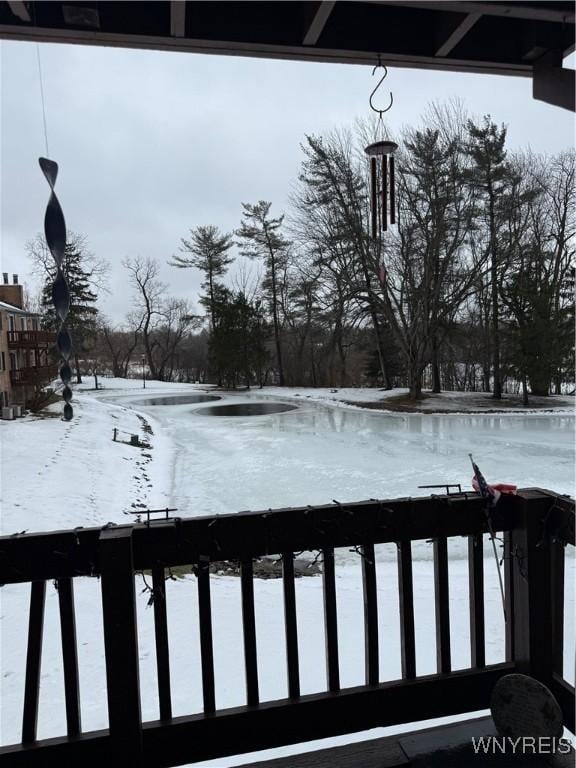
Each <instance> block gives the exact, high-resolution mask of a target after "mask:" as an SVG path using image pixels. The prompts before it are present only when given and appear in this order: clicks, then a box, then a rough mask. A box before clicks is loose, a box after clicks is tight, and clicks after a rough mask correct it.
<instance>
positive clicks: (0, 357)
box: [0, 352, 6, 371]
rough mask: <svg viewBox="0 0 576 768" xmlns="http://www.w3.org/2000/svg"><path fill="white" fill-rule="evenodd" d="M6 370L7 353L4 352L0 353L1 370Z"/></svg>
mask: <svg viewBox="0 0 576 768" xmlns="http://www.w3.org/2000/svg"><path fill="white" fill-rule="evenodd" d="M5 370H6V354H5V353H4V352H1V353H0V371H5Z"/></svg>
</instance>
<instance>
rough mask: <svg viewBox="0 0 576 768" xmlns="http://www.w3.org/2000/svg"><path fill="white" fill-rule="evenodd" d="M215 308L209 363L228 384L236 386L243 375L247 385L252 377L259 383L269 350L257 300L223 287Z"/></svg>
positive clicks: (260, 382)
mask: <svg viewBox="0 0 576 768" xmlns="http://www.w3.org/2000/svg"><path fill="white" fill-rule="evenodd" d="M215 309H216V324H215V330H214V332H213V333H211V335H210V340H209V354H210V359H211V361H212V364H213V365H214V367H215V368H216V369H217V370H218V371H220V373H221V375H222V377H223V378H224V379H225V380H226V382H227V384H228V386H232V387H236V386H237V384H239V383H240V381H241V380H242V379H243V380H244V383H245V385H246V386H247V387H250V384H251V382H252V379H253V378H256V380H257V381H258V383H259V384H260V385H262V378H263V368H264V365H265V363H266V360H267V357H268V354H267V352H266V347H265V343H266V329H265V326H264V323H263V319H262V312H261V307H260V304H259V302H255V303H251V302H250V301H249V300H248V298H247V297H246V295H245V294H244V293H243V292H242V291H239V292H238V293H232V292H231V291H229V290H227V289H225V288H224V289H222V290H221V291H220V292H219V295H218V297H217V302H216V306H215Z"/></svg>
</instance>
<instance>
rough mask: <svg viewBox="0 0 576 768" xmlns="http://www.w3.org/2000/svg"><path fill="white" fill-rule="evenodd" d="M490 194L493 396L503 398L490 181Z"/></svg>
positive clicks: (492, 193) (494, 224)
mask: <svg viewBox="0 0 576 768" xmlns="http://www.w3.org/2000/svg"><path fill="white" fill-rule="evenodd" d="M488 190H489V195H490V241H491V242H490V250H491V257H492V264H491V267H490V282H491V286H490V288H491V301H492V368H493V378H494V388H493V392H492V397H493V398H494V400H501V399H502V381H501V373H500V324H499V314H500V312H499V309H500V308H499V306H498V258H497V252H496V222H495V214H494V191H493V189H492V184H491V183H489V187H488Z"/></svg>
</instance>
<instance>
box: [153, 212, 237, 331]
mask: <svg viewBox="0 0 576 768" xmlns="http://www.w3.org/2000/svg"><path fill="white" fill-rule="evenodd" d="M181 243H182V245H181V246H180V252H181V253H182V254H185V255H182V256H179V255H175V256H173V257H172V261H170V262H168V263H169V264H170V265H171V266H173V267H178V268H180V269H190V268H191V267H193V268H195V269H199V270H200V271H201V272H203V273H204V281H203V283H202V289H203V290H204V295H203V296H201V297H200V303H201V304H202V306H204V307H205V308H206V310H207V312H208V314H209V317H210V329H211V331H212V332H214V330H215V328H216V304H217V301H218V296H217V294H218V290H219V288H220V287H221V286H222V283H221V282H220V280H219V278H221V277H223V276H224V275H225V274H226V271H227V269H228V266H229V264H231V262H232V257H231V256H229V254H228V251H229V250H230V248H231V247H232V245H233V242H232V235H230V234H222V233H221V232H220V230H219V229H218V227H215V226H213V225H208V226H200V227H196V228H195V229H191V230H190V239H189V240H186V239H185V238H182V239H181Z"/></svg>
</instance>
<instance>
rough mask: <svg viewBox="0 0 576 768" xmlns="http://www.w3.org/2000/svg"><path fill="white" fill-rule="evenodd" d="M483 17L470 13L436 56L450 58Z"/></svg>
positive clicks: (479, 14)
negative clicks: (450, 54) (451, 52)
mask: <svg viewBox="0 0 576 768" xmlns="http://www.w3.org/2000/svg"><path fill="white" fill-rule="evenodd" d="M481 16H482V14H481V13H469V14H468V15H467V16H465V17H464V18H463V19H462V21H461V22H460V23H459V24H458V26H457V27H456V28H455V29H454V30H453V31H452V33H451V34H450V35H449V36H448V37H447V38H446V40H445V41H444V42H443V43H442V45H441V46H440V48H438V50H437V51H436V54H435V55H436V56H448V54H449V53H450V51H452V50H453V49H454V48H456V46H457V45H458V43H459V42H460V41H461V40H462V39H463V38H464V37H465V36H466V35H467V34H468V32H469V31H470V30H471V29H472V27H473V26H474V24H476V22H477V21H478V19H479V18H480V17H481Z"/></svg>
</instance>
